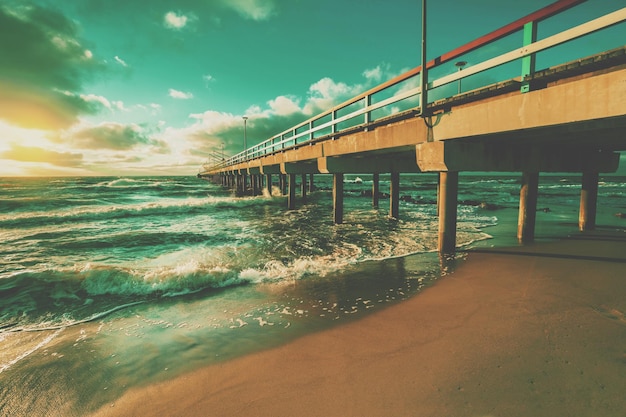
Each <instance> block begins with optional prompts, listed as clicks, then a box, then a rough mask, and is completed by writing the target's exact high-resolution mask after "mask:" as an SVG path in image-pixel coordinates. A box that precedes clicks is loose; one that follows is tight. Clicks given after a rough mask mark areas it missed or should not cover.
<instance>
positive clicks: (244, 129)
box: [243, 116, 248, 158]
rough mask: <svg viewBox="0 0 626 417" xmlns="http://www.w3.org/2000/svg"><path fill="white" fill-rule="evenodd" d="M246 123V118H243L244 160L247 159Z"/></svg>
mask: <svg viewBox="0 0 626 417" xmlns="http://www.w3.org/2000/svg"><path fill="white" fill-rule="evenodd" d="M247 121H248V116H243V151H244V152H245V154H244V158H245V157H247V154H248V152H247V151H248V135H247V132H246V130H247V126H246V125H247Z"/></svg>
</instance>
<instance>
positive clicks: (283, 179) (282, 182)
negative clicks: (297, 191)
mask: <svg viewBox="0 0 626 417" xmlns="http://www.w3.org/2000/svg"><path fill="white" fill-rule="evenodd" d="M278 178H279V181H278V182H279V186H280V194H281V195H285V194H287V175H285V174H279V176H278Z"/></svg>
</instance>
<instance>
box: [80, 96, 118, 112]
mask: <svg viewBox="0 0 626 417" xmlns="http://www.w3.org/2000/svg"><path fill="white" fill-rule="evenodd" d="M80 98H82V99H83V100H85V101H87V102H90V103H94V102H95V103H100V104H101V105H102V106H103V107H106V108H107V109H111V102H110V101H109V100H107V98H106V97H102V96H97V95H95V94H81V95H80Z"/></svg>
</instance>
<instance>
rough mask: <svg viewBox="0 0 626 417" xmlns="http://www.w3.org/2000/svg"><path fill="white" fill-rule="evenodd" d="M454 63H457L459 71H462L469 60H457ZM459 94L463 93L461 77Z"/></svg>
mask: <svg viewBox="0 0 626 417" xmlns="http://www.w3.org/2000/svg"><path fill="white" fill-rule="evenodd" d="M454 65H456V67H457V68H458V69H459V71H461V70H462V69H463V67H464V66H466V65H467V61H457V62H455V63H454ZM459 94H461V79H460V78H459Z"/></svg>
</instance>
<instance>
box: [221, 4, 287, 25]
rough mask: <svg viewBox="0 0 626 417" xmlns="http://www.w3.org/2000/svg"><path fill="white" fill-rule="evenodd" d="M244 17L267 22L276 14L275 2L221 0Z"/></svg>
mask: <svg viewBox="0 0 626 417" xmlns="http://www.w3.org/2000/svg"><path fill="white" fill-rule="evenodd" d="M221 1H222V4H223V5H224V6H226V7H228V8H231V9H233V10H234V11H236V12H237V13H239V14H240V15H241V16H242V17H244V18H246V19H252V20H257V21H260V20H267V19H269V18H270V17H271V16H272V15H273V14H274V9H275V0H221Z"/></svg>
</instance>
